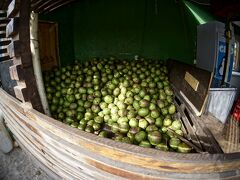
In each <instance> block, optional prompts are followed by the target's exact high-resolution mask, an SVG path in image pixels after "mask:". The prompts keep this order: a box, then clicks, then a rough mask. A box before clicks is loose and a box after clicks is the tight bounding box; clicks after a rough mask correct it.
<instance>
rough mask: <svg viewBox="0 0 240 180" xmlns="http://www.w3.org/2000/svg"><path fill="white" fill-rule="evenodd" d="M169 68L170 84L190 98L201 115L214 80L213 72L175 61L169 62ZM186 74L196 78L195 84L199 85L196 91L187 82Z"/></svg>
mask: <svg viewBox="0 0 240 180" xmlns="http://www.w3.org/2000/svg"><path fill="white" fill-rule="evenodd" d="M168 67H169V80H170V82H171V83H172V84H173V85H174V86H175V87H176V89H177V91H179V92H180V91H181V92H182V93H183V94H184V95H185V96H186V97H187V98H188V100H189V101H190V102H191V103H192V104H193V105H194V106H195V108H196V109H197V110H198V111H199V112H200V114H201V113H202V111H203V108H204V105H205V102H206V99H207V95H208V90H209V86H210V83H211V80H212V74H211V72H208V71H205V70H202V69H199V68H196V67H194V66H192V65H188V64H184V63H182V62H178V61H175V60H169V61H168ZM186 72H188V73H189V74H191V76H192V77H194V81H195V84H196V82H197V83H198V86H197V89H196V91H195V90H194V89H193V88H192V87H191V85H190V84H189V83H188V82H187V81H186V80H185V74H186Z"/></svg>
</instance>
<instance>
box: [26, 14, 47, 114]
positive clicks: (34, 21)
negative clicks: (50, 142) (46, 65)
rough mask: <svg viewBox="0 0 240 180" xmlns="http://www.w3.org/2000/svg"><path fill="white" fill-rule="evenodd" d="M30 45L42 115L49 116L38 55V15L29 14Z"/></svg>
mask: <svg viewBox="0 0 240 180" xmlns="http://www.w3.org/2000/svg"><path fill="white" fill-rule="evenodd" d="M30 45H31V53H32V62H33V70H34V75H35V78H36V82H37V89H38V92H39V96H40V100H41V103H42V106H43V110H44V113H45V114H46V115H49V116H50V115H51V114H50V110H49V106H48V101H47V98H46V92H45V89H44V83H43V78H42V71H41V63H40V55H39V43H38V14H37V13H34V12H31V17H30Z"/></svg>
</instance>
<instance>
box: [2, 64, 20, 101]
mask: <svg viewBox="0 0 240 180" xmlns="http://www.w3.org/2000/svg"><path fill="white" fill-rule="evenodd" d="M12 65H13V60H8V61H3V62H0V79H1V82H2V86H3V89H4V90H5V91H6V92H8V93H9V94H11V95H12V96H14V97H15V93H14V89H13V88H14V86H16V85H17V83H16V81H13V80H12V79H11V77H10V73H9V67H10V66H12Z"/></svg>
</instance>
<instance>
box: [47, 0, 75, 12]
mask: <svg viewBox="0 0 240 180" xmlns="http://www.w3.org/2000/svg"><path fill="white" fill-rule="evenodd" d="M73 1H75V0H69V1H68V2H64V3H62V4H59V5H56V6H55V7H53V8H52V9H50V10H47V11H45V13H49V12H51V11H54V10H56V9H58V8H60V7H62V6H65V5H66V4H69V3H71V2H73Z"/></svg>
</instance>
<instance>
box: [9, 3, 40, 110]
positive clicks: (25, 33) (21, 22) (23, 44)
mask: <svg viewBox="0 0 240 180" xmlns="http://www.w3.org/2000/svg"><path fill="white" fill-rule="evenodd" d="M20 2H21V3H19V0H12V2H11V3H10V4H9V6H8V10H7V16H8V18H9V19H10V22H9V23H8V24H7V26H6V36H7V37H8V38H10V39H11V41H10V42H9V45H8V47H7V50H8V54H9V55H10V58H12V60H13V65H12V66H11V67H10V68H9V71H10V75H11V79H12V80H15V81H16V82H17V86H15V87H14V92H15V95H16V98H18V99H19V100H21V101H22V102H24V103H30V105H31V106H32V107H33V108H34V109H36V110H38V111H40V112H43V108H42V104H41V101H40V97H39V93H38V90H37V86H36V80H35V75H34V71H33V65H32V57H31V49H30V29H29V22H30V0H21V1H20Z"/></svg>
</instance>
